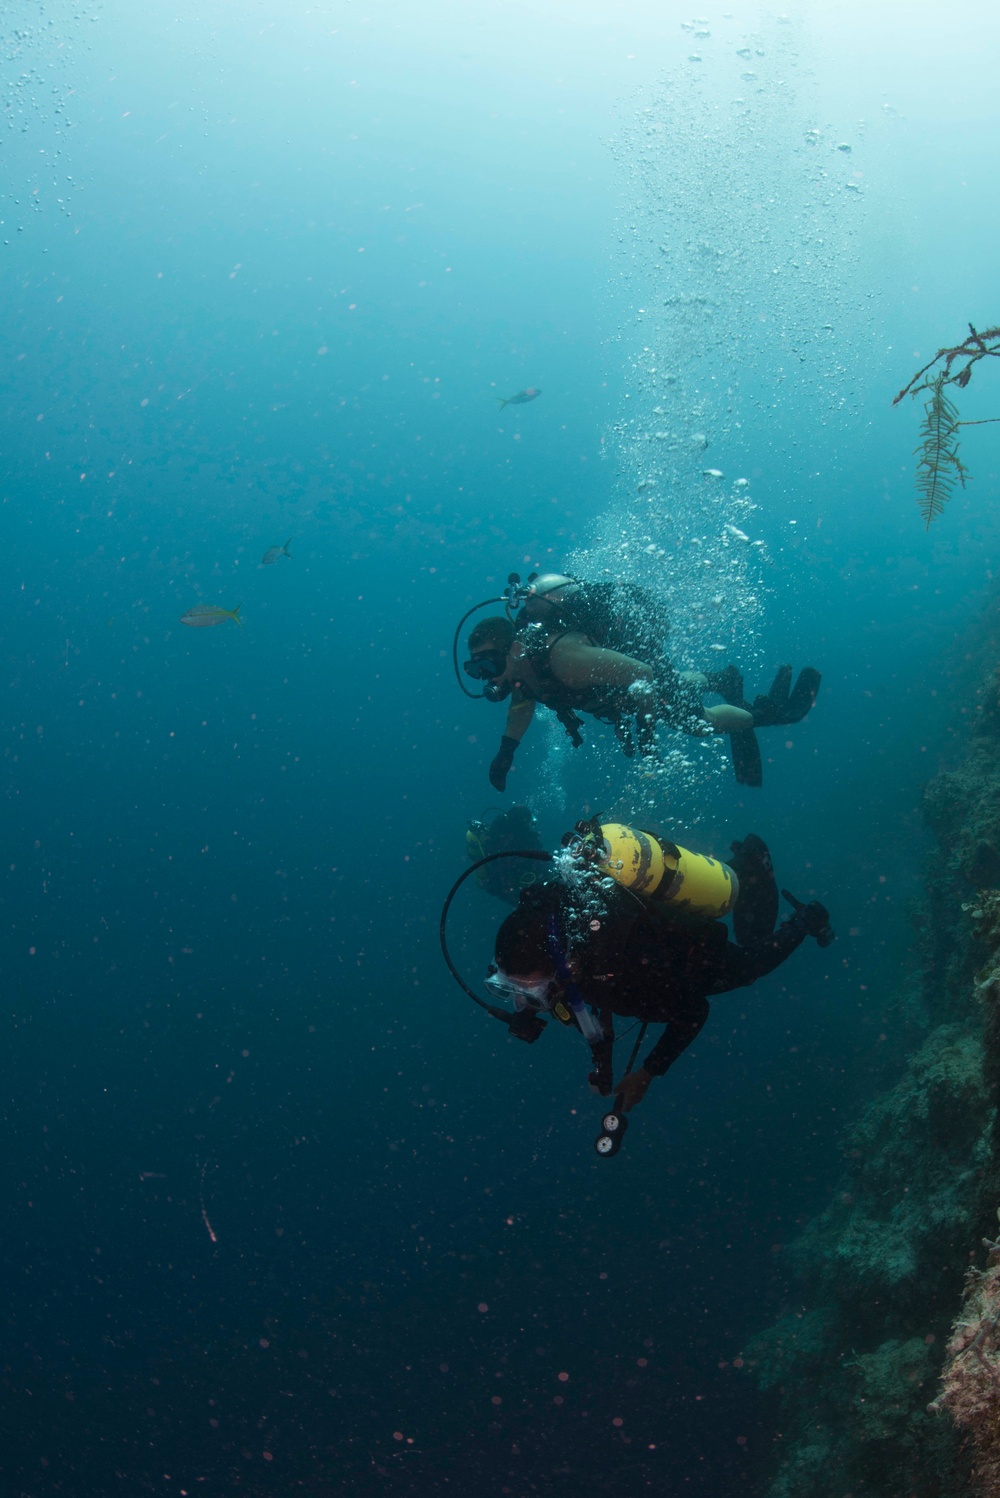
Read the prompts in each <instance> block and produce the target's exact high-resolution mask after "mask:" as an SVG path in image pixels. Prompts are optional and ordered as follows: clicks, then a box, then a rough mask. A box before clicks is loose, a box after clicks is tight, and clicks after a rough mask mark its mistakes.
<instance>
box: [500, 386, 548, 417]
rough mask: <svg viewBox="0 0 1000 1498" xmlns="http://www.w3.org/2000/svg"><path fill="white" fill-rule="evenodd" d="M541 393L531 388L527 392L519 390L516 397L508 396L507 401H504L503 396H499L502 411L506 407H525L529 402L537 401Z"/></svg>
mask: <svg viewBox="0 0 1000 1498" xmlns="http://www.w3.org/2000/svg"><path fill="white" fill-rule="evenodd" d="M541 393H542V392H541V391H540V390H534V389H532V388H530V387H529V389H527V390H519V391H518V392H517V394H516V395H508V397H507V399H506V400H504V398H503V396H502V395H498V396H497V400H498V401H499V402H500V409H501V411H502V410H503V408H504V406H525V405H527V403H528V401H533V400H537V399H538V397H539V396H540V395H541Z"/></svg>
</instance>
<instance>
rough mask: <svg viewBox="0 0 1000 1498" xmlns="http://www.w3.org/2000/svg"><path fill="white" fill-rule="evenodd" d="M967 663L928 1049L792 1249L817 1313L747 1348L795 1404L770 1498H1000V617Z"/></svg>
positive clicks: (936, 804)
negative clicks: (970, 673) (962, 744)
mask: <svg viewBox="0 0 1000 1498" xmlns="http://www.w3.org/2000/svg"><path fill="white" fill-rule="evenodd" d="M970 657H971V658H972V659H973V660H974V664H975V668H976V671H975V676H974V677H973V680H976V679H978V682H979V685H978V687H974V686H971V684H970V692H971V698H970V699H967V700H971V702H972V704H973V707H972V710H971V711H970V712H969V713H968V721H969V731H968V740H967V744H966V749H965V753H964V757H963V758H962V759H961V762H960V763H959V764H958V765H957V766H956V768H954V769H951V770H946V771H943V772H942V773H940V774H938V775H937V776H936V777H935V778H934V779H933V780H932V781H930V783H929V784H928V785H927V786H926V788H925V791H924V798H923V809H924V814H925V817H926V820H927V823H928V825H929V827H930V829H931V830H932V832H933V834H934V837H935V840H936V847H935V849H934V851H933V852H932V853H931V855H930V856H929V859H928V865H927V869H926V874H925V880H924V895H923V898H922V901H921V909H920V910H919V912H918V916H917V919H916V920H915V923H914V931H915V935H914V942H915V948H916V951H917V955H918V960H919V966H920V975H921V980H920V985H919V989H920V991H919V994H918V995H917V999H916V1002H917V1005H918V1008H919V1022H920V1026H921V1033H922V1040H921V1043H920V1044H919V1046H918V1047H917V1048H916V1049H915V1051H914V1053H913V1054H912V1055H911V1056H910V1057H909V1059H908V1060H907V1062H906V1064H905V1067H904V1069H903V1071H902V1073H901V1075H900V1076H899V1077H898V1078H897V1079H896V1081H895V1084H894V1085H893V1086H892V1087H891V1088H890V1089H889V1090H888V1091H887V1092H886V1093H884V1094H883V1095H882V1096H880V1097H878V1098H877V1099H875V1100H874V1101H873V1102H872V1103H871V1104H870V1105H869V1107H868V1108H867V1109H866V1111H865V1112H864V1113H863V1115H862V1116H861V1117H860V1118H859V1119H858V1120H857V1122H856V1123H855V1124H854V1125H853V1127H852V1128H851V1129H850V1130H849V1132H848V1135H847V1137H846V1139H845V1141H844V1143H845V1171H844V1175H843V1178H842V1180H841V1181H840V1183H839V1185H838V1187H837V1190H836V1192H835V1194H834V1196H833V1199H832V1200H831V1201H830V1202H829V1203H828V1205H827V1206H826V1208H825V1210H824V1211H822V1212H821V1213H820V1214H819V1215H818V1216H817V1217H815V1218H814V1219H813V1220H812V1221H811V1222H809V1223H808V1224H807V1225H806V1227H805V1229H804V1230H803V1232H802V1233H801V1235H800V1236H799V1238H798V1239H797V1240H796V1241H795V1242H794V1243H793V1244H792V1245H791V1247H790V1249H789V1253H790V1256H791V1260H792V1265H793V1268H794V1273H795V1277H796V1283H797V1293H798V1295H799V1296H801V1303H800V1304H799V1305H798V1306H797V1307H796V1308H795V1309H794V1310H793V1311H792V1312H790V1313H789V1314H787V1315H785V1316H784V1317H783V1318H782V1319H781V1320H780V1321H778V1322H777V1323H776V1324H775V1325H773V1326H771V1327H769V1328H767V1329H766V1330H764V1331H762V1332H760V1333H759V1334H758V1335H757V1336H755V1337H754V1338H753V1339H752V1341H751V1342H750V1344H749V1346H748V1347H747V1349H746V1353H745V1364H746V1366H748V1367H749V1368H750V1370H751V1372H752V1373H753V1375H754V1376H755V1378H756V1379H757V1381H758V1383H759V1384H760V1385H761V1387H762V1388H764V1389H770V1390H774V1391H775V1392H776V1395H777V1397H778V1398H779V1400H780V1403H781V1406H782V1410H783V1419H782V1428H783V1432H784V1435H783V1439H782V1447H783V1451H784V1456H783V1459H782V1461H781V1464H780V1467H779V1469H778V1471H777V1472H776V1474H774V1476H773V1480H772V1481H771V1483H770V1486H769V1487H768V1488H767V1498H969V1495H971V1494H981V1495H983V1498H1000V1246H993V1242H992V1240H993V1239H994V1238H995V1237H996V1236H997V1204H998V1202H1000V1137H998V1136H1000V1130H998V1124H997V1102H998V1097H1000V667H997V666H995V665H994V664H993V663H994V662H996V661H997V660H998V658H1000V608H998V607H997V606H993V607H992V608H991V609H990V611H989V612H988V614H987V616H986V619H985V620H984V623H983V626H982V631H981V635H980V638H979V640H978V642H977V643H976V646H975V649H974V651H972V652H969V653H967V657H966V659H967V661H968V660H969V659H970ZM907 1002H912V999H909V1000H907ZM987 1235H988V1238H987ZM984 1239H986V1247H985V1248H984V1246H983V1244H984ZM987 1254H988V1259H987ZM984 1264H985V1265H986V1267H985V1269H984V1270H980V1269H979V1268H978V1267H977V1266H981V1265H984ZM963 1294H964V1301H963ZM942 1374H944V1377H943V1380H942Z"/></svg>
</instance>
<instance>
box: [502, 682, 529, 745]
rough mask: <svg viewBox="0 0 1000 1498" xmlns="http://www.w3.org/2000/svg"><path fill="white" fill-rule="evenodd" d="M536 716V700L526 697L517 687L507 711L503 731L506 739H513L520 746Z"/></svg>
mask: <svg viewBox="0 0 1000 1498" xmlns="http://www.w3.org/2000/svg"><path fill="white" fill-rule="evenodd" d="M534 716H535V703H534V699H533V698H531V697H525V695H524V693H523V692H521V691H519V690H518V689H517V687H515V688H514V691H513V692H512V693H511V698H510V706H509V707H508V709H507V722H506V723H505V725H504V730H503V735H504V738H505V739H513V740H514V742H515V743H516V744H519V743H520V742H521V740H522V739H523V738H524V735H525V734H526V733H527V731H528V729H529V728H530V727H531V720H532V718H533V717H534Z"/></svg>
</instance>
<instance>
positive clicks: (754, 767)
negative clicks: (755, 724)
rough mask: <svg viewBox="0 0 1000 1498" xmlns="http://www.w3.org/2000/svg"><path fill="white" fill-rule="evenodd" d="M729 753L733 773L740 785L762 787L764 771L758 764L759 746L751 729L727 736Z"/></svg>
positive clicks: (739, 730)
mask: <svg viewBox="0 0 1000 1498" xmlns="http://www.w3.org/2000/svg"><path fill="white" fill-rule="evenodd" d="M727 737H728V739H729V752H730V754H731V755H732V758H733V772H734V774H735V775H736V779H737V780H738V781H739V783H740V785H763V784H764V771H763V769H762V767H761V762H760V745H759V744H758V742H757V735H756V734H755V733H754V731H753V729H752V728H740V729H738V730H737V732H736V733H731V734H729V735H727Z"/></svg>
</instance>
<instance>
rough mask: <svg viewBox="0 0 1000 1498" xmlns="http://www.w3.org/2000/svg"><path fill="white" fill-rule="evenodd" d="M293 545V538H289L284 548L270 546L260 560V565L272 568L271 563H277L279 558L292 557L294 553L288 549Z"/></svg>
mask: <svg viewBox="0 0 1000 1498" xmlns="http://www.w3.org/2000/svg"><path fill="white" fill-rule="evenodd" d="M291 544H292V538H291V536H289V538H288V540H287V541H286V542H285V544H284V546H269V547H268V548H267V550H266V551H265V553H264V555H263V556H262V557H261V559H260V565H261V566H262V567H270V565H271V563H272V562H276V561H277V560H278V558H279V557H290V556H291V554H292V553H291V552H290V551H289V550H288V548H289V547H290V546H291Z"/></svg>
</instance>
